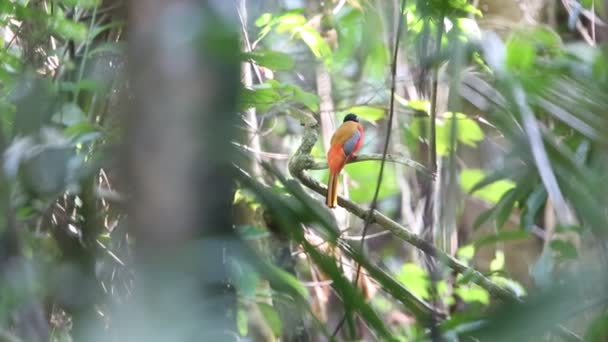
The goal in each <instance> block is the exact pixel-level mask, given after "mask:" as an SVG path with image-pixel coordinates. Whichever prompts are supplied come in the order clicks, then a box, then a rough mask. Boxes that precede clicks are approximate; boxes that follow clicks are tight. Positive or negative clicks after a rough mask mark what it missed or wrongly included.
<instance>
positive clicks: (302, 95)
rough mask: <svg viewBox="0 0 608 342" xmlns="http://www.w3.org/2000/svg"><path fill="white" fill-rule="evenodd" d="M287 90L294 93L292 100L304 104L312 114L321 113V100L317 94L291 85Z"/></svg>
mask: <svg viewBox="0 0 608 342" xmlns="http://www.w3.org/2000/svg"><path fill="white" fill-rule="evenodd" d="M287 88H288V89H290V90H291V91H293V95H292V98H293V100H294V101H296V102H300V103H302V104H303V105H305V106H306V107H307V108H308V109H310V110H311V111H312V112H318V111H319V102H320V99H319V96H318V95H317V94H315V93H311V92H308V91H305V90H303V89H302V88H300V87H299V86H297V85H291V84H290V85H288V86H287Z"/></svg>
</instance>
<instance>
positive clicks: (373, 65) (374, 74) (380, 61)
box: [363, 43, 389, 80]
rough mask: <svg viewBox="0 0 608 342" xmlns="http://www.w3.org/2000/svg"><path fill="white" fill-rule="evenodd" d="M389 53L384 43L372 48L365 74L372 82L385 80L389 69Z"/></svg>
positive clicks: (366, 63)
mask: <svg viewBox="0 0 608 342" xmlns="http://www.w3.org/2000/svg"><path fill="white" fill-rule="evenodd" d="M388 61H389V51H388V49H387V48H386V46H384V44H382V43H377V44H374V45H373V46H372V48H371V49H370V51H369V54H368V55H367V58H366V59H365V65H364V67H363V70H364V74H365V76H366V77H367V78H369V79H372V80H384V78H385V75H386V70H387V69H388Z"/></svg>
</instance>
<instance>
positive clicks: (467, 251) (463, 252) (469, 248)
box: [456, 245, 475, 263]
mask: <svg viewBox="0 0 608 342" xmlns="http://www.w3.org/2000/svg"><path fill="white" fill-rule="evenodd" d="M456 256H457V257H458V259H459V260H463V261H465V262H467V263H468V262H469V261H471V260H473V257H474V256H475V245H466V246H462V247H460V248H458V251H456Z"/></svg>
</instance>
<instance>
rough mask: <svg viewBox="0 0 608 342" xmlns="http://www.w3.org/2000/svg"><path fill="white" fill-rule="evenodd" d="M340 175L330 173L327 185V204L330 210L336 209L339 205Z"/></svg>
mask: <svg viewBox="0 0 608 342" xmlns="http://www.w3.org/2000/svg"><path fill="white" fill-rule="evenodd" d="M339 175H340V174H339V173H330V174H329V182H328V183H327V197H326V200H325V204H327V206H328V207H330V208H335V207H336V205H337V204H338V177H339Z"/></svg>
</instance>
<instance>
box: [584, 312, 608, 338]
mask: <svg viewBox="0 0 608 342" xmlns="http://www.w3.org/2000/svg"><path fill="white" fill-rule="evenodd" d="M606 340H608V314H605V313H604V314H601V315H599V316H598V317H597V318H595V319H594V320H593V321H592V322H591V324H589V327H587V331H586V332H585V341H587V342H604V341H606Z"/></svg>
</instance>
